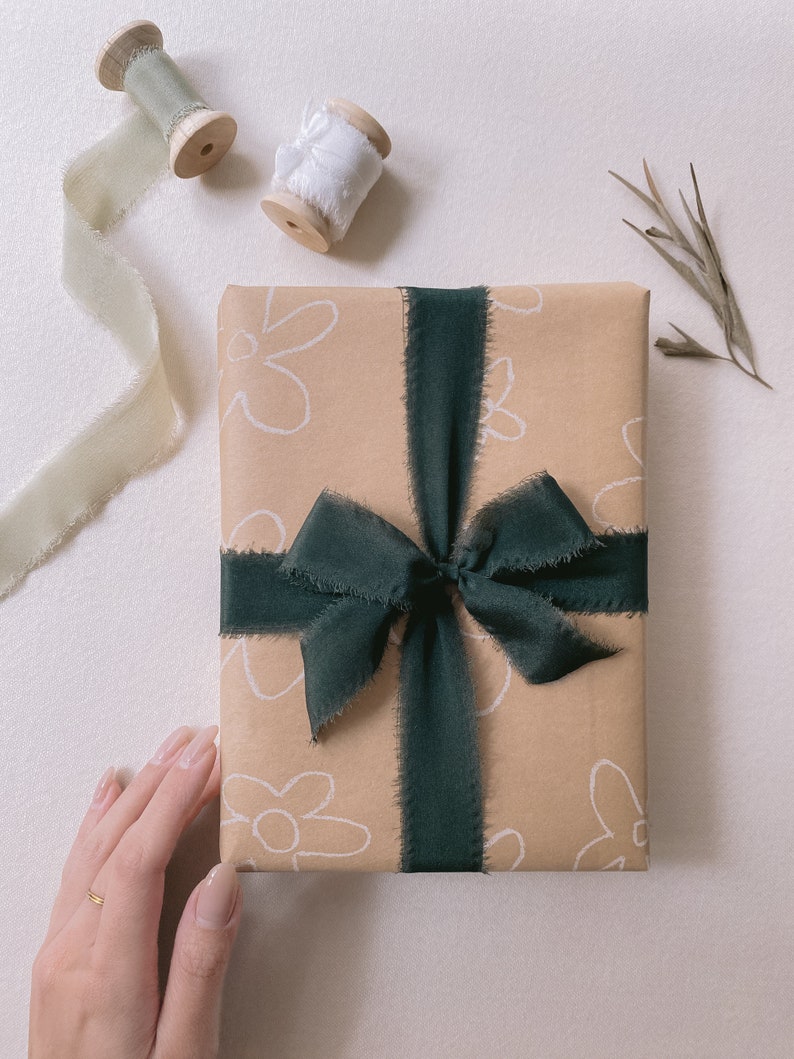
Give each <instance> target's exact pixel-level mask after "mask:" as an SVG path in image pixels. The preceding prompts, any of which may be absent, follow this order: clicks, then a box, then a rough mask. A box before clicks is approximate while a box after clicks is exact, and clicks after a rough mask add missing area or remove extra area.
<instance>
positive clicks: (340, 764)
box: [218, 283, 649, 871]
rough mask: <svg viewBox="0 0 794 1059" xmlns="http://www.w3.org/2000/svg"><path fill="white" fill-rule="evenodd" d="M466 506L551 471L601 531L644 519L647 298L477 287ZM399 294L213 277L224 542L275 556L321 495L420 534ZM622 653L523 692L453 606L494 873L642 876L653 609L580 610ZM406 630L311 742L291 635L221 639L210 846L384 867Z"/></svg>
mask: <svg viewBox="0 0 794 1059" xmlns="http://www.w3.org/2000/svg"><path fill="white" fill-rule="evenodd" d="M490 296H491V325H490V339H489V344H488V349H487V352H488V366H487V374H486V379H485V389H484V402H483V407H482V417H481V428H482V429H481V435H480V439H479V446H478V454H477V462H476V465H475V474H474V486H473V490H472V496H471V500H470V511H471V512H473V511H476V510H477V509H478V508H480V507H481V506H482V505H483V504H484V503H486V502H487V501H488V500H490V499H491V498H492V497H494V496H495V495H496V494H498V493H501V492H502V491H504V490H505V489H508V488H510V487H512V486H514V485H515V484H516V483H517V482H519V481H520V480H521V479H523V478H525V477H527V475H529V474H532V473H534V472H536V471H539V470H544V469H545V470H547V471H548V472H549V473H550V474H551V475H553V477H555V478H556V479H557V481H558V482H559V484H560V485H561V487H562V488H563V489H564V491H565V492H566V493H567V494H568V496H569V497H570V498H571V499H572V500H573V502H574V503H575V504H576V506H577V508H578V510H579V511H580V513H581V514H582V515H583V517H584V518H585V519H586V520H587V522H588V524H589V525H590V527H591V528H592V529H593V530H594V531H595V532H597V533H603V532H605V530H606V529H607V528H609V527H615V528H620V529H631V528H637V527H644V526H645V524H646V517H645V486H644V481H645V478H644V470H643V467H644V451H645V418H644V417H645V406H646V389H647V348H648V299H649V294H648V291H646V290H644V289H642V288H640V287H637V286H635V285H634V284H630V283H594V284H560V285H550V286H542V287H496V288H491V292H490ZM403 339H404V329H403V300H402V294H401V292H400V290H399V289H396V288H387V289H375V288H309V287H276V288H270V289H267V288H259V287H239V286H229V287H227V288H226V290H225V292H224V294H223V298H222V300H221V305H220V310H219V331H218V363H219V374H220V378H219V416H220V459H221V509H222V537H223V544H224V546H225V547H230V548H235V549H237V550H245V549H256V550H261V549H267V550H271V551H280V550H285V549H286V548H288V547H289V546H290V544H291V543H292V541H293V539H294V537H295V535H296V534H297V532H298V530H299V528H300V526H301V524H302V523H303V521H304V519H305V518H306V516H307V515H308V513H309V510H310V509H311V507H312V504H313V503H314V501H315V499H316V498H317V495H318V494H319V493H320V492H321V491H322V490H323V489H324V488H330V489H333V490H335V491H337V492H340V493H342V494H344V495H346V496H349V497H351V498H352V499H354V500H357V501H360V502H362V503H365V504H367V505H368V506H370V507H371V508H372V509H373V510H375V511H376V512H377V513H378V514H380V515H382V516H383V517H384V518H385V519H387V520H388V521H389V522H392V523H393V524H394V525H395V526H397V527H398V528H400V529H401V530H403V531H404V532H405V533H407V534H408V535H409V536H411V537H412V538H413V539H414V540H417V541H418V540H419V537H418V531H417V526H416V524H415V520H414V517H413V514H412V511H411V508H410V505H409V501H408V470H407V467H408V464H407V452H406V429H405V419H404V405H403V393H404V379H403ZM572 617H573V620H574V621H575V622H576V623H577V624H578V625H579V626H580V628H582V629H583V630H584V631H585V632H587V633H588V634H589V635H591V636H594V637H596V638H600V639H603V640H606V641H608V642H610V643H612V644H615V645H618V646H620V647H621V650H620V652H619V653H618V654H616V655H614V656H613V657H611V658H608V659H605V660H602V661H598V662H594V663H591V664H589V665H586V666H584V667H582V668H581V669H578V670H576V671H575V672H574V673H571V674H569V675H568V676H566V677H564V678H563V679H561V680H559V681H556V682H554V683H551V684H546V685H542V686H529V685H528V684H526V683H525V682H524V681H523V680H522V678H521V677H520V676H519V675H518V674H517V673H515V672H513V671H512V669H511V666H510V664H509V663H508V661H507V659H506V657H505V656H504V654H502V652H501V651H500V650H499V648H498V647H497V646H496V644H494V643H492V642H491V641H490V640H489V638H488V637H487V636H485V635H484V634H483V630H482V629H480V628H479V627H478V626H477V625H476V623H475V622H474V621H473V620H472V619H471V618H470V617H469V616H468V615H467V614H466V613H465V611H461V613H460V619H461V622H462V627H463V629H464V632H465V634H466V643H467V645H468V648H469V651H470V657H471V664H472V672H473V679H474V682H475V688H476V693H477V703H478V713H479V743H480V754H481V759H482V782H483V792H484V794H483V796H484V814H485V823H486V831H485V839H486V842H485V846H486V859H487V864H488V868H489V869H490V870H494V871H514V870H516V871H532V870H541V871H570V870H605V869H613V870H614V869H619V870H622V869H625V870H644V869H646V868H647V866H648V835H647V825H646V811H645V807H646V797H647V783H646V762H645V715H644V714H645V702H644V690H645V689H644V680H645V659H644V651H645V621H644V618H643V617H642V616H641V615H633V616H628V615H610V614H597V615H573V616H572ZM399 633H400V627H399V626H398V627H397V628H396V631H395V632H394V633H393V634H392V639H393V640H394V641H395V642H394V643H393V644H392V645H391V646H390V647H389V649H388V650H387V653H386V657H385V659H384V662H383V664H382V667H381V669H380V671H379V672H378V674H377V676H376V678H375V680H374V681H373V682H372V684H371V685H370V686H369V687H368V688H366V689H365V690H364V691H363V692H362V693H361V694H360V695H359V696H358V697H357V699H356V700H355V701H354V702H353V703H352V704H351V705H350V706H349V707H348V708H347V709H346V710H345V712H344V713H343V714H342V715H340V716H339V717H338V718H337V719H336V720H335V721H334V722H333V723H332V724H331V725H330V726H329V727H328V729H327V730H326V731H325V732H323V733H322V734H321V735H320V737H319V741H318V743H317V744H315V745H312V744H311V743H310V731H309V721H308V717H307V714H306V704H305V699H304V693H303V672H302V658H301V652H300V646H299V643H298V639H297V637H275V636H266V637H245V638H241V639H226V638H223V639H222V640H221V766H222V794H221V855H222V858H223V860H226V861H231V862H232V863H234V864H236V865H237V866H238V867H240V868H242V869H252V870H258V871H299V870H300V871H311V870H336V871H398V870H399V854H400V824H401V821H400V808H399V784H398V756H397V726H396V721H397V714H396V710H397V674H398V650H399V648H398V641H399Z"/></svg>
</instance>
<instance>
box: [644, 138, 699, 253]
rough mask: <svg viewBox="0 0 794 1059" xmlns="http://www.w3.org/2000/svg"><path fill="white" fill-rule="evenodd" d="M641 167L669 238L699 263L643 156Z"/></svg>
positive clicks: (693, 249)
mask: <svg viewBox="0 0 794 1059" xmlns="http://www.w3.org/2000/svg"><path fill="white" fill-rule="evenodd" d="M642 168H643V169H644V171H645V179H646V180H647V181H648V187H649V188H650V190H651V194H652V195H653V198H654V201H655V202H656V206H657V213H658V214H659V215H660V217H661V218H662V220H663V221H664V222H665V224H666V225H667V228H668V231H669V232H670V238H671V239H672V240H673V242H674V243H675V244H676V245H677V246H678V247H679V249H681V250H683V251H684V253H687V254H691V256H692V257H694V258H695V259H696V260H697V261H698V263H700V255H699V254H698V253H697V251H696V250H695V248H694V247H693V246H692V244H691V243H690V242H689V240H688V239H687V237H686V236H685V235H684V233H683V232H682V231H681V229H680V228H679V227H678V225H677V224H676V223H675V221H674V219H673V215H672V214H671V213H670V211H669V210H668V208H667V207H666V206H665V204H664V201H663V199H662V196H661V195H660V194H659V189H658V188H657V187H656V184H654V182H653V177H652V176H651V171H650V169H649V168H648V163H647V162H646V161H645V159H644V158H643V160H642Z"/></svg>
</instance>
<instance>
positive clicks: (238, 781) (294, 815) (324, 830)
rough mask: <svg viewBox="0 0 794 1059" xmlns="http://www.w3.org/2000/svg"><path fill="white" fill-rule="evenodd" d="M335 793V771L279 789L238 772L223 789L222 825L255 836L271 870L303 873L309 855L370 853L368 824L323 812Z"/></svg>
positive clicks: (299, 779) (295, 779)
mask: <svg viewBox="0 0 794 1059" xmlns="http://www.w3.org/2000/svg"><path fill="white" fill-rule="evenodd" d="M334 794H335V786H334V778H333V776H332V775H331V774H330V772H300V773H298V775H297V776H293V777H292V779H291V780H289V781H288V782H287V783H285V784H284V786H283V787H281V788H280V789H279V788H277V787H274V786H273V785H272V784H270V783H267V782H266V781H265V780H261V779H258V778H257V777H255V776H247V775H245V774H244V773H241V772H233V773H232V774H231V775H230V776H227V777H226V779H225V780H224V782H223V787H222V789H221V799H222V801H223V806H224V808H225V810H226V812H227V813H228V814H229V815H228V817H227V818H226V819H224V820H222V821H221V827H223V828H235V827H237V828H242V829H243V830H244V831H245V832H246V834H247V835H249V836H250V835H253V837H254V838H255V839H256V841H257V842H258V843H259V844H260V845H261V847H262V852H263V858H262V865H263V867H264V868H265V869H266V870H268V871H282V870H288V869H289V868H291V869H292V870H293V871H300V860H301V858H304V859H305V858H307V857H312V858H314V857H355V856H356V855H357V854H359V853H363V852H364V850H365V849H367V847H368V846H369V844H370V842H371V841H372V834H371V832H370V830H369V828H368V827H366V826H365V825H364V824H358V823H356V822H355V821H354V820H348V819H346V818H345V817H342V816H329V815H326V814H324V813H323V812H322V810H323V809H325V808H326V806H327V805H328V804H329V802H331V801H332V800H333V797H334ZM241 806H245V807H246V810H247V811H246V812H243V811H242V810H241V808H240V807H241Z"/></svg>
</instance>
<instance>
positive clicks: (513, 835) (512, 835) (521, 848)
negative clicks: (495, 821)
mask: <svg viewBox="0 0 794 1059" xmlns="http://www.w3.org/2000/svg"><path fill="white" fill-rule="evenodd" d="M511 840H514V841H515V850H516V854H517V855H516V858H515V860H514V861H513V863H512V864H511V865H510V867H509V868H508V869H507V870H508V871H515V870H516V868H517V867H518V866H519V864H520V863H521V862H522V861H523V859H524V856H525V854H526V847H525V844H524V838H523V835H522V834H521V833H520V831H516V829H515V828H514V827H506V828H504V830H502V831H498V832H497V833H496V834H495V835H492V836H491V838H489V839H488V840H487V842H486V843H485V845H484V847H483V852H484V853H487V852H488V850H489V849H493V847H494V846H495V845H496V844H497V842H501V843H502V844H503V845H506V844H507V843H508V842H510V841H511Z"/></svg>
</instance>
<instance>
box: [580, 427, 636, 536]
mask: <svg viewBox="0 0 794 1059" xmlns="http://www.w3.org/2000/svg"><path fill="white" fill-rule="evenodd" d="M644 422H645V416H635V417H634V418H633V419H629V420H627V421H626V422H625V423H624V424H623V426H622V427H621V428H620V433H621V437H622V438H623V444H624V445H625V446H626V450H627V451H628V453H629V455H630V456H631V458H632V459H633V460H634V462H635V463H637V464H638V465H639V467H640V470H641V471H642V474H631V475H629V476H628V477H626V478H620V479H618V481H615V482H610V483H609V485H605V486H604V487H603V488H602V489H599V490H598V492H597V493H596V495H595V496H594V497H593V506H592V511H593V518H594V519H595V520H596V522H598V523H599V524H600V525H601V526H603V527H604V528H605V529H614V528H616V523H615V522H614V521H612V520H611V519H609V518H604V511H603V505H604V503H606V501H607V499H608V498H610V497H614V492H613V490H621V489H625V488H626V487H627V486H636V485H638V484H640V483H642V482H644V481H645V464H644V462H643V461H642V459H641V458H640V456H639V455H638V451H637V450H638V449H639V447H640V445H639V442H640V440H641V431H642V424H643V423H644ZM633 434H636V435H639V436H637V437H636V438H635V442H636V444H635V443H632V440H631V437H630V435H633Z"/></svg>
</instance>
